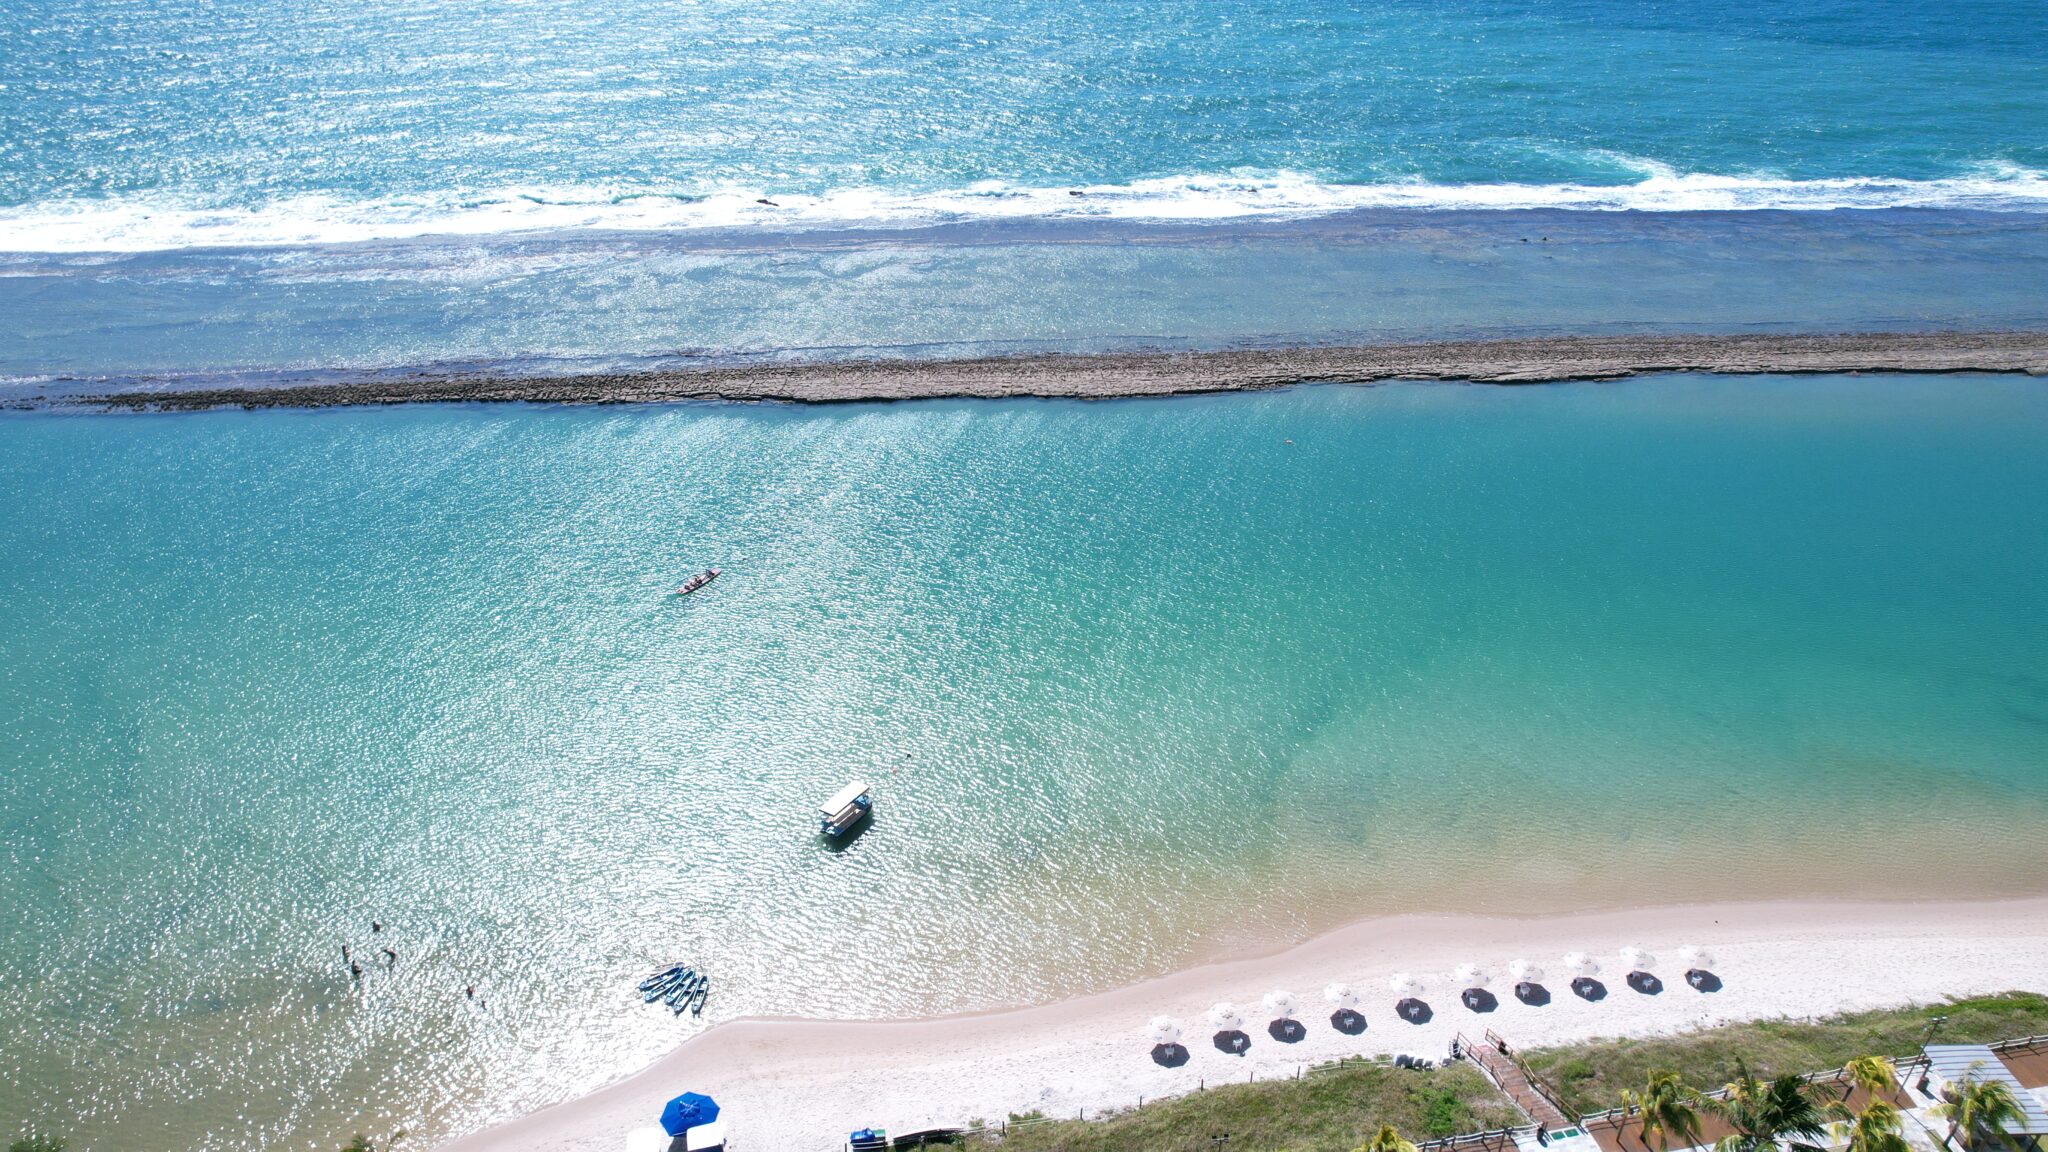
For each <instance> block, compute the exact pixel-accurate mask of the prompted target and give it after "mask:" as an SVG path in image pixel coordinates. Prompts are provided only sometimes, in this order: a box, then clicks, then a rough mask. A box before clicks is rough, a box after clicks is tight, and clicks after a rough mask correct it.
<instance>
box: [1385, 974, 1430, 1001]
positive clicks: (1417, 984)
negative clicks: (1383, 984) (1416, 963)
mask: <svg viewBox="0 0 2048 1152" xmlns="http://www.w3.org/2000/svg"><path fill="white" fill-rule="evenodd" d="M1387 987H1389V988H1391V989H1393V990H1394V992H1395V994H1396V995H1400V996H1420V995H1422V981H1420V980H1417V979H1416V978H1415V977H1414V975H1413V974H1412V973H1408V972H1396V973H1394V974H1393V975H1392V976H1389V977H1387Z"/></svg>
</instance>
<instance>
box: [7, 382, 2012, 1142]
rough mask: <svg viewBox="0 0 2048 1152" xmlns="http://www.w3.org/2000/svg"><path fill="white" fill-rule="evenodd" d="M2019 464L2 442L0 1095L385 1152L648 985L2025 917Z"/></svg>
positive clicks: (437, 1128)
mask: <svg viewBox="0 0 2048 1152" xmlns="http://www.w3.org/2000/svg"><path fill="white" fill-rule="evenodd" d="M2044 437H2048V390H2044V388H2043V386H2042V384H2041V382H2039V381H2035V380H2030V379H2026V378H1984V377H1974V376H1960V377H1941V378H1890V377H1855V378H1743V379H1725V378H1712V377H1683V378H1662V379H1652V380H1639V381H1632V382H1628V383H1623V384H1614V385H1573V386H1560V387H1547V388H1523V389H1501V388H1478V387H1460V386H1388V387H1377V388H1370V389H1361V388H1342V387H1326V388H1305V389H1297V390H1292V391H1287V392H1282V393H1273V394H1262V395H1244V396H1222V397H1209V398H1185V399H1176V400H1171V401H1132V402H1111V403H1092V404H1083V403H1076V402H1001V403H977V404H964V403H921V404H906V405H896V406H865V405H857V406H846V407H835V408H830V409H793V408H783V407H746V406H708V405H692V406H679V407H673V408H661V409H605V410H592V409H546V408H492V409H486V408H471V407H423V408H413V409H405V410H390V411H364V412H359V411H330V412H270V413H255V414H247V413H206V414H198V415H190V416H170V417H113V416H77V415H62V414H54V413H45V414H33V415H15V416H10V417H6V418H4V419H0V491H4V492H5V493H6V494H7V497H8V498H7V500H6V501H5V502H4V504H0V557H5V560H4V562H0V604H4V606H5V611H4V612H0V687H4V691H0V732H5V733H6V735H7V739H6V741H5V743H4V745H0V763H4V765H5V771H4V772H0V863H4V867H0V903H4V905H5V906H6V907H7V908H8V909H9V910H10V913H11V915H9V916H7V917H5V918H0V1054H4V1055H0V1123H5V1124H7V1125H21V1124H24V1123H35V1124H41V1125H46V1126H48V1127H50V1128H53V1129H56V1130H58V1131H60V1132H63V1133H66V1134H69V1135H70V1136H71V1137H72V1140H73V1147H77V1148H104V1147H112V1146H114V1143H115V1142H116V1141H118V1142H119V1145H120V1146H122V1147H143V1148H163V1149H188V1148H206V1149H242V1148H252V1147H276V1148H284V1147H307V1146H315V1147H319V1146H328V1145H332V1144H335V1143H338V1142H339V1141H340V1140H341V1139H343V1138H345V1137H346V1135H347V1134H348V1133H350V1132H353V1131H358V1130H361V1131H371V1132H378V1131H388V1130H390V1129H391V1128H395V1127H403V1128H405V1129H407V1130H408V1131H409V1132H412V1133H414V1134H415V1135H414V1137H413V1139H417V1140H419V1141H420V1142H422V1143H425V1142H428V1141H430V1140H432V1139H433V1138H434V1137H436V1136H440V1135H445V1134H448V1133H451V1132H454V1131H458V1130H464V1129H468V1128H471V1127H474V1126H476V1125H479V1124H481V1123H484V1122H486V1121H487V1120H489V1119H491V1118H494V1117H504V1116H507V1115H510V1114H512V1113H515V1112H518V1111H522V1110H525V1109H527V1108H530V1107H534V1106H538V1105H540V1104H544V1103H547V1102H550V1101H553V1100H559V1099H562V1098H564V1097H566V1096H568V1095H572V1094H574V1093H576V1092H578V1091H581V1090H583V1089H587V1088H590V1087H593V1086H595V1085H597V1084H598V1083H601V1082H603V1081H605V1080H607V1079H609V1078H611V1077H614V1076H616V1075H620V1074H623V1073H625V1072H627V1071H629V1070H631V1069H632V1068H634V1067H636V1066H637V1065H639V1064H641V1063H643V1062H645V1061H647V1060H648V1059H651V1058H652V1057H653V1056H655V1055H657V1054H658V1053H660V1052H662V1051H664V1050H666V1049H667V1048H668V1047H669V1046H671V1045H672V1044H674V1043H675V1042H676V1041H677V1040H678V1039H680V1038H681V1037H682V1036H684V1035H687V1034H688V1033H689V1031H690V1030H691V1028H692V1027H693V1025H691V1024H687V1023H684V1024H678V1023H677V1022H675V1021H673V1020H671V1019H669V1018H668V1017H666V1016H665V1015H662V1016H657V1015H656V1014H655V1013H654V1012H652V1011H650V1010H648V1009H646V1008H644V1007H642V1006H641V1005H640V1004H639V1003H638V1002H637V999H636V998H635V997H634V995H633V994H632V991H631V989H632V985H633V982H634V981H635V979H637V977H638V976H639V975H641V974H642V973H644V972H645V971H647V970H650V969H651V968H653V967H654V966H655V965H657V964H658V963H662V962H665V961H669V960H672V959H679V958H680V959H689V960H693V961H696V962H698V963H699V964H700V965H702V966H703V967H705V968H707V969H708V970H709V971H711V972H712V973H713V974H714V978H715V979H716V981H717V986H718V994H717V996H716V997H715V998H714V999H713V1001H712V1006H711V1008H710V1009H709V1010H708V1011H707V1013H706V1019H707V1020H712V1019H723V1018H727V1017H731V1016H734V1015H739V1014H743V1013H760V1012H771V1013H803V1014H812V1015H819V1014H822V1015H871V1014H899V1013H916V1012H928V1011H938V1010H949V1009H964V1008H973V1007H981V1006H989V1005H996V1004H1005V1003H1015V1002H1019V1001H1024V1000H1030V999H1035V998H1042V997H1046V996H1050V995H1055V994H1058V993H1059V992H1061V991H1064V990H1066V989H1069V988H1072V987H1075V986H1081V987H1090V986H1102V985H1107V984H1111V983H1115V982H1118V981H1123V980H1128V979H1131V978H1134V977H1138V976H1141V975H1144V974H1147V973H1152V972H1157V971H1160V970H1162V969H1165V968H1167V967H1170V966H1172V965H1174V964H1176V963H1179V962H1183V961H1185V960H1187V959H1189V958H1191V957H1194V956H1200V955H1208V954H1212V953H1215V952H1217V951H1227V950H1229V949H1230V948H1232V947H1236V946H1239V945H1243V944H1247V943H1251V942H1258V943H1270V942H1272V941H1275V940H1282V939H1291V938H1296V937H1299V936H1301V935H1303V934H1305V933H1308V932H1311V931H1313V930H1315V929H1317V928H1320V927H1323V926H1327V925H1330V924H1333V923H1336V922H1338V921H1341V920H1343V919H1346V918H1349V917H1354V916H1360V915H1367V914H1372V913H1379V912H1386V911H1394V910H1403V909H1422V908H1430V909H1443V908H1450V909H1477V910H1488V911H1533V910H1543V909H1564V908H1577V907H1588V906H1597V905H1614V904H1624V903H1629V902H1633V901H1638V900H1643V899H1646V898H1651V897H1654V898H1656V899H1659V900H1672V899H1688V898H1701V899H1707V898H1716V897H1742V896H1755V895H1782V894H1808V895H1851V894H1885V895H1899V894H1908V895H1944V894H1969V895H1981V894H1986V893H2000V892H2037V891H2038V890H2039V884H2040V881H2039V878H2040V877H2041V876H2042V875H2044V874H2048V872H2044V869H2048V775H2044V773H2043V770H2042V765H2043V764H2044V763H2048V679H2044V677H2043V675H2042V672H2041V670H2042V669H2043V668H2044V667H2048V512H2044V510H2043V508H2042V506H2041V503H2040V501H2039V500H2038V499H2035V498H2034V497H2035V494H2037V493H2039V492H2041V491H2043V490H2048V457H2044V455H2043V454H2042V453H2041V451H2040V445H2041V444H2042V443H2043V442H2044ZM1290 440H1291V441H1292V443H1291V444H1290V443H1289V441H1290ZM709 564H716V565H719V566H721V567H723V568H724V569H725V571H726V575H725V577H724V578H723V579H721V580H719V581H718V582H717V583H716V584H715V585H713V586H712V587H711V588H710V589H709V590H707V591H706V592H704V593H701V594H699V595H698V596H695V597H692V598H690V599H688V600H687V601H677V600H675V599H673V598H671V597H669V596H667V595H666V592H667V591H668V589H669V588H670V587H672V586H673V584H674V583H675V582H676V580H677V579H679V578H680V577H681V576H682V575H684V574H686V573H688V572H690V571H693V570H695V569H697V568H699V567H702V566H705V565H709ZM856 773H858V774H865V775H868V776H871V777H872V778H874V780H875V781H876V785H877V795H878V797H879V803H880V809H879V811H880V815H879V818H878V820H877V821H876V823H875V824H874V826H873V828H872V829H871V830H870V831H869V832H868V833H867V834H866V835H865V836H864V837H863V838H861V839H860V840H859V841H857V842H856V843H855V844H854V845H853V846H852V847H851V848H849V849H847V850H846V851H844V852H837V853H835V852H832V851H829V850H827V849H826V848H825V847H824V846H823V845H821V844H820V843H819V842H818V841H817V840H816V838H815V835H814V832H813V825H812V823H811V820H812V817H811V809H812V806H813V805H814V804H815V803H816V801H817V799H818V798H819V797H820V796H821V795H823V794H825V793H829V792H830V791H832V790H833V789H834V788H836V787H837V786H838V785H839V784H840V783H841V782H843V781H844V779H845V778H846V777H848V776H850V775H853V774H856ZM373 919H375V920H379V921H381V922H383V924H384V925H385V926H386V927H385V930H384V932H383V933H380V934H378V935H375V936H373V935H372V934H371V933H370V931H369V924H370V922H371V921H372V920H373ZM382 940H390V941H392V942H394V946H395V947H396V948H398V950H399V951H400V953H401V961H400V963H399V964H398V966H397V967H396V968H395V969H394V970H391V971H386V970H385V969H383V968H382V967H380V966H379V965H378V964H377V963H376V961H375V955H374V949H375V948H376V947H377V946H378V945H379V943H380V942H381V941H382ZM343 943H349V944H351V945H352V946H353V947H354V949H355V951H356V954H357V955H358V956H361V957H364V958H365V962H366V967H369V968H370V972H369V974H368V977H367V979H366V980H365V982H364V986H363V989H362V991H361V992H360V994H358V993H355V992H352V991H351V989H350V986H349V982H348V978H347V976H346V974H345V972H344V971H343V968H342V964H341V958H340V951H339V949H340V946H341V945H342V944H343ZM469 985H475V986H476V987H477V988H478V990H479V992H480V993H481V994H482V995H483V997H484V999H485V1000H486V1002H487V1006H486V1007H485V1008H483V1009H477V1008H474V1007H472V1006H471V1005H470V1004H469V1003H468V1002H467V1000H466V998H465V996H464V994H463V989H464V988H465V987H466V986H469Z"/></svg>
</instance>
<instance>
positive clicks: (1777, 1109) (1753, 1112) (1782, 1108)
mask: <svg viewBox="0 0 2048 1152" xmlns="http://www.w3.org/2000/svg"><path fill="white" fill-rule="evenodd" d="M1709 1105H1710V1106H1711V1107H1712V1108H1713V1109H1714V1111H1715V1112H1717V1113H1719V1114H1720V1116H1721V1118H1722V1119H1723V1120H1726V1121H1727V1122H1728V1126H1729V1127H1730V1128H1733V1129H1735V1134H1734V1135H1733V1136H1729V1137H1727V1138H1726V1139H1724V1140H1722V1141H1721V1142H1720V1143H1719V1144H1718V1145H1716V1146H1715V1147H1716V1148H1717V1149H1719V1152H1770V1149H1771V1147H1772V1145H1774V1144H1777V1143H1779V1142H1783V1143H1784V1144H1786V1145H1787V1146H1788V1147H1789V1148H1791V1150H1792V1152H1821V1148H1820V1144H1819V1143H1818V1141H1820V1140H1821V1139H1822V1138H1823V1137H1825V1136H1826V1135H1827V1128H1826V1126H1825V1125H1824V1124H1823V1123H1822V1116H1821V1109H1820V1105H1819V1104H1818V1103H1817V1102H1816V1101H1815V1100H1814V1092H1813V1087H1812V1085H1810V1084H1808V1083H1807V1082H1806V1081H1804V1080H1801V1079H1800V1078H1799V1077H1797V1076H1780V1077H1777V1078H1776V1079H1774V1080H1770V1081H1768V1082H1766V1081H1763V1080H1759V1079H1757V1078H1756V1077H1755V1076H1754V1075H1752V1074H1751V1073H1750V1070H1749V1065H1747V1064H1745V1063H1744V1062H1742V1061H1741V1060H1737V1061H1736V1062H1735V1080H1734V1082H1733V1083H1731V1084H1729V1085H1728V1091H1727V1095H1726V1096H1725V1097H1723V1098H1722V1099H1720V1100H1713V1101H1709Z"/></svg>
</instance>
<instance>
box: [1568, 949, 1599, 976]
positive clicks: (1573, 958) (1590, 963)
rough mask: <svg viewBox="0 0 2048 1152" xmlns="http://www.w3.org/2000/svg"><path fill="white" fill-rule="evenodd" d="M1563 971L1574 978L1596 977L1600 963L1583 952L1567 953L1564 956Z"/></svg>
mask: <svg viewBox="0 0 2048 1152" xmlns="http://www.w3.org/2000/svg"><path fill="white" fill-rule="evenodd" d="M1564 970H1565V971H1567V972H1570V973H1571V974H1573V975H1574V976H1598V975H1599V974H1600V962H1599V961H1598V960H1595V959H1593V958H1592V957H1591V956H1588V955H1586V954H1585V953H1584V952H1567V953H1565V954H1564Z"/></svg>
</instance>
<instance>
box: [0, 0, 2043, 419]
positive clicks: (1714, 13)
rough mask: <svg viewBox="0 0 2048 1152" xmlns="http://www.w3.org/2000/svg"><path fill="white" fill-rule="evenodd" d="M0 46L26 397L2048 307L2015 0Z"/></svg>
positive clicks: (220, 36)
mask: <svg viewBox="0 0 2048 1152" xmlns="http://www.w3.org/2000/svg"><path fill="white" fill-rule="evenodd" d="M0 43H4V44H6V45H7V46H8V51H6V52H0V395H5V394H9V393H15V392H21V391H24V390H25V391H28V392H30V393H31V394H33V390H34V389H35V388H36V387H39V386H42V385H43V384H45V383H47V382H48V381H49V380H50V378H53V377H67V376H87V377H102V376H113V377H120V378H132V377H135V376H138V375H146V374H170V375H171V376H172V377H174V378H180V379H181V378H183V377H185V376H188V375H192V374H213V373H223V372H230V373H240V374H247V375H253V376H255V377H257V378H262V379H268V378H270V377H272V376H274V375H276V374H278V373H282V372H291V371H320V370H335V369H349V370H354V369H375V368H389V367H410V366H416V365H421V364H455V365H475V364H483V365H489V366H494V367H499V368H509V369H511V370H515V371H558V370H564V369H572V368H578V367H590V366H594V365H619V366H648V365H653V364H664V363H672V362H691V361H695V360H701V359H706V358H711V359H720V358H726V359H729V358H732V357H738V356H757V355H788V356H823V357H830V356H844V355H863V354H865V355H874V354H881V355H947V354H960V353H962V352H975V351H990V350H996V351H1002V350H1014V349H1020V348H1021V349H1027V350H1031V349H1044V348H1053V349H1076V348H1099V347H1119V348H1120V347H1133V346H1146V345H1155V344H1168V345H1197V346H1217V345H1223V344H1234V343H1274V342H1286V341H1298V340H1333V339H1385V338H1415V337H1433V336H1447V335H1489V334H1522V333H1530V332H1557V331H1583V330H1586V329H1588V328H1595V327H1606V328H1623V329H1646V328H1656V329H1665V330H1668V329H1673V328H1691V329H1706V330H1731V329H1740V330H1757V329H1782V328H1787V327H1790V328H1799V329H1808V330H1811V329H1816V328H1819V329H1828V330H1835V329H1841V328H1871V327H1884V328H1911V327H1943V326H1952V327H1968V328H1981V327H2038V326H2040V325H2041V324H2042V323H2044V322H2048V316H2044V314H2043V311H2042V308H2041V302H2040V293H2039V290H2038V285H2039V284H2040V283H2041V282H2042V279H2043V265H2044V263H2048V258H2044V253H2048V212H2044V209H2048V176H2044V172H2048V25H2044V23H2043V22H2042V20H2041V19H2040V12H2039V10H2038V6H2036V5H2031V4H2021V3H2014V2H2011V0H1972V2H1969V3H1963V4H1960V5H1958V4H1950V5H1943V6H1939V7H1931V6H1928V5H1923V4H1915V3H1908V2H1906V0H1882V2H1858V3H1846V2H1841V0H1792V2H1789V3H1783V4H1776V5H1769V6H1761V7H1760V6H1757V5H1753V4H1739V3H1730V2H1720V0H1717V2H1714V3H1704V4H1689V5H1684V6H1682V7H1673V6H1669V5H1655V4H1648V3H1642V2H1639V0H1548V2H1539V3H1526V4H1506V3H1497V2H1494V0H1456V2H1430V3H1422V2H1419V0H1391V2H1378V3H1371V4H1352V3H1336V2H1332V0H1315V2H1289V3H1259V4H1213V3H1203V2H1199V0H1183V2H1168V0H1145V2H1143V3H1138V2H1136V0H1116V2H1106V3H1090V4H1085V5H1076V4H1050V3H1044V2H1041V0H1006V2H999V3H979V4H953V3H933V2H928V0H916V2H908V3H888V4H880V3H850V2H834V3H821V4H810V5H801V6H792V5H789V4H785V3H779V2H770V0H728V2H720V3H716V4H708V3H652V2H648V0H628V2H623V3H613V4H605V5H562V4H535V3H531V2H529V0H502V2H493V3H485V4H477V3H460V4H457V3H444V2H435V0H407V2H405V3H402V4H401V3H391V2H388V0H371V2H363V3H351V4H347V5H330V6H326V7H319V8H306V7H304V6H299V7H279V6H277V5H266V4H257V3H250V2H247V0H232V2H228V3H206V4H196V3H190V2H186V0H38V2H37V3H30V4H14V5H8V6H6V7H5V8H4V9H0ZM1074 193H1083V194H1081V195H1075V194H1074ZM764 200H765V201H769V203H762V202H761V201H764ZM1247 230H1249V233H1248V232H1247ZM1543 235H1551V236H1552V237H1553V239H1555V240H1558V241H1559V243H1557V244H1555V245H1553V246H1552V247H1551V248H1549V249H1544V250H1542V251H1541V253H1540V254H1539V255H1531V254H1528V253H1521V252H1518V251H1510V250H1508V247H1507V246H1512V245H1517V244H1519V242H1520V241H1521V240H1522V239H1524V238H1527V239H1529V240H1531V241H1536V242H1539V243H1540V237H1542V236H1543ZM1567 237H1569V242H1568V243H1567V242H1566V238H1567ZM1517 304H1519V305H1520V306H1519V307H1517V306H1516V305H1517Z"/></svg>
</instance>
